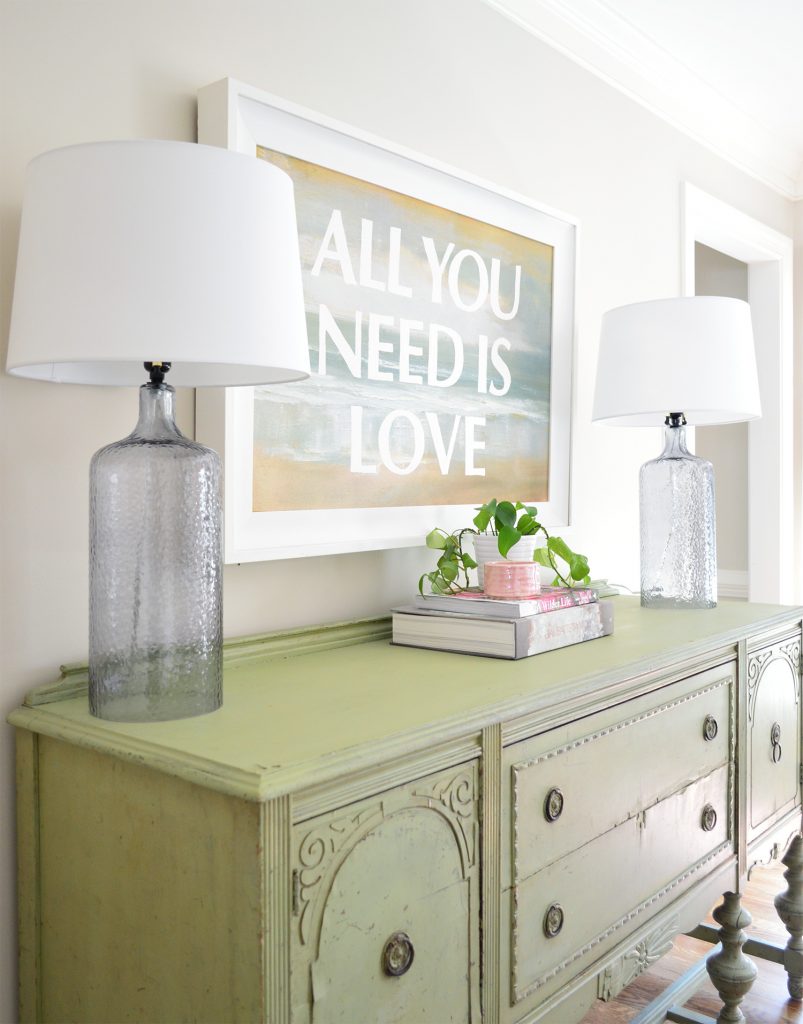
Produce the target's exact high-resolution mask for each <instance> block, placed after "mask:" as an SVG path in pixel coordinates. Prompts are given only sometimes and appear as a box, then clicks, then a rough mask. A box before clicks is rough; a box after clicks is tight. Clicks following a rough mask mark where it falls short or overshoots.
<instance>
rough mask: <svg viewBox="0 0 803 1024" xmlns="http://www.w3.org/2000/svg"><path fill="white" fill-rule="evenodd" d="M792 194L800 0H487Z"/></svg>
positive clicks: (798, 157)
mask: <svg viewBox="0 0 803 1024" xmlns="http://www.w3.org/2000/svg"><path fill="white" fill-rule="evenodd" d="M485 2H486V3H487V4H488V5H489V6H491V7H493V8H494V9H495V10H497V11H499V12H500V13H501V14H504V15H505V16H506V17H508V18H510V19H512V20H513V21H515V22H516V24H518V25H519V26H520V27H521V28H524V29H526V30H527V31H528V32H531V33H532V34H533V35H535V36H538V38H539V39H543V40H544V41H545V42H547V43H549V44H550V45H552V46H554V47H556V48H557V49H558V50H561V51H562V52H563V53H565V54H566V55H567V56H569V57H571V58H572V60H575V61H576V62H577V63H578V64H581V65H582V66H583V67H585V68H587V69H588V70H589V71H592V72H593V73H594V74H596V75H598V76H599V77H600V78H602V79H604V80H605V81H606V82H608V83H609V84H611V85H613V86H614V87H616V88H618V89H620V90H621V91H622V92H624V93H626V94H627V95H628V96H630V97H631V98H633V99H635V100H636V101H638V102H639V103H641V104H643V105H644V106H646V107H648V108H649V109H650V110H651V111H653V113H655V114H657V115H658V116H660V117H662V118H664V120H666V121H668V122H670V123H671V124H673V125H674V126H675V127H676V128H679V129H680V130H681V131H683V132H685V133H686V134H688V135H690V136H691V137H692V138H694V139H697V140H698V141H699V142H702V143H703V144H704V145H706V146H708V147H709V148H710V149H712V150H714V151H715V152H716V153H718V154H719V155H720V156H722V157H724V158H725V159H727V160H729V161H730V162H731V163H734V164H736V165H737V166H738V167H741V168H742V169H743V170H745V171H746V172H747V173H749V174H751V175H752V176H753V177H755V178H758V179H760V180H761V181H763V182H765V183H766V184H768V185H770V186H771V187H773V188H774V189H776V190H777V191H778V192H780V193H781V194H782V195H784V196H787V197H789V198H794V199H799V198H802V197H803V59H802V58H801V50H802V49H803V4H802V3H800V0H772V2H771V3H768V2H766V0H765V2H763V3H759V2H756V0H485Z"/></svg>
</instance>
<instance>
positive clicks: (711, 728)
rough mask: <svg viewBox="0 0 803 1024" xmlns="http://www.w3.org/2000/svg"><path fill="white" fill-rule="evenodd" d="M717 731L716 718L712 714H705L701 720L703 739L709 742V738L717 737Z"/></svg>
mask: <svg viewBox="0 0 803 1024" xmlns="http://www.w3.org/2000/svg"><path fill="white" fill-rule="evenodd" d="M718 732H719V726H718V725H717V720H716V718H714V716H713V715H706V716H705V721H704V722H703V739H704V740H706V741H707V742H709V743H710V742H711V740H715V739H716V738H717V733H718Z"/></svg>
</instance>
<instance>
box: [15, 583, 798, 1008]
mask: <svg viewBox="0 0 803 1024" xmlns="http://www.w3.org/2000/svg"><path fill="white" fill-rule="evenodd" d="M616 602H617V607H616V634H615V635H614V636H612V637H608V638H605V639H602V640H597V641H594V642H592V643H586V644H581V645H579V646H577V647H572V648H566V649H564V650H560V651H555V652H552V653H549V654H544V655H540V656H538V657H535V658H529V659H525V660H523V661H519V662H504V661H494V660H488V659H482V658H471V657H462V656H460V655H452V654H445V653H441V652H435V651H424V650H415V649H407V648H394V647H391V646H390V645H389V643H388V640H387V638H388V635H389V623H388V620H387V619H378V620H373V621H367V622H358V623H351V624H345V625H338V626H326V627H321V628H318V629H312V630H306V631H296V632H293V633H284V634H280V635H273V636H266V637H261V638H252V639H248V640H244V641H234V642H232V643H230V644H229V645H228V646H227V649H226V667H225V702H224V706H223V708H222V709H221V710H220V711H218V712H216V713H215V714H212V715H207V716H203V717H200V718H194V719H185V720H183V721H177V722H163V723H155V724H148V725H140V724H136V725H134V724H122V723H114V722H105V721H100V720H97V719H94V718H91V717H90V716H89V713H88V710H87V701H86V674H85V671H84V670H82V669H75V670H69V671H67V672H65V674H64V675H63V677H62V679H61V680H60V681H59V682H58V683H57V684H54V685H53V686H50V687H44V688H41V689H39V690H37V691H34V692H33V693H32V694H30V695H29V697H28V699H27V701H26V703H25V705H24V706H23V707H21V708H19V709H17V710H16V711H14V712H13V713H12V715H11V717H10V721H11V722H12V723H13V724H14V725H15V726H16V727H17V757H18V795H19V800H18V808H19V878H20V883H19V884H20V944H21V978H20V997H21V1014H22V1019H23V1020H24V1021H54V1022H55V1021H59V1022H66V1021H76V1022H82V1024H86V1022H91V1021H98V1022H100V1021H102V1022H108V1021H140V1022H146V1021H147V1022H155V1021H165V1022H167V1021H170V1022H175V1021H205V1022H214V1024H220V1022H223V1021H241V1022H257V1021H269V1022H271V1024H289V1022H291V1021H292V1022H293V1024H301V1022H303V1024H307V1022H310V1021H314V1022H315V1024H325V1022H335V1021H338V1022H342V1024H376V1022H380V1021H383V1022H384V1021H388V1022H390V1021H393V1022H400V1021H419V1022H421V1021H428V1022H431V1024H445V1022H447V1021H461V1022H466V1021H471V1022H477V1021H480V1020H482V1021H485V1022H486V1024H501V1022H505V1024H507V1022H513V1021H536V1020H552V1021H560V1022H561V1024H566V1022H569V1021H576V1020H579V1019H580V1018H581V1017H582V1016H583V1014H584V1012H585V1010H586V1009H587V1007H588V1006H589V1005H590V1003H591V1001H592V1000H593V999H595V998H597V997H602V998H610V997H612V996H613V995H615V994H616V993H617V992H618V991H619V989H620V988H621V987H622V985H624V984H625V983H626V982H627V981H628V980H629V979H630V978H631V977H632V976H633V975H634V974H635V973H637V972H638V970H640V969H641V967H642V966H643V965H644V964H645V963H646V962H649V960H650V959H651V958H652V957H653V955H654V954H655V953H657V952H660V951H661V950H662V949H663V948H665V946H666V943H667V941H668V939H669V938H671V936H672V935H673V934H676V933H678V932H680V931H685V930H689V929H691V928H693V927H694V925H695V924H696V923H697V922H698V921H699V920H700V919H701V918H702V917H703V916H704V915H705V913H706V912H707V910H708V909H709V907H710V906H711V905H712V904H713V903H714V902H715V901H716V900H717V897H718V895H719V894H720V893H721V892H722V891H723V890H725V889H735V888H737V887H738V882H739V878H740V877H742V876H743V875H744V873H745V871H746V870H747V869H748V868H749V866H750V865H751V863H754V862H756V861H757V860H759V859H763V858H765V857H766V856H767V855H768V854H771V853H775V854H776V855H777V852H778V851H779V850H780V849H782V848H783V847H784V846H785V844H786V843H787V842H788V841H789V839H790V838H791V836H792V835H793V834H794V833H795V832H796V831H797V828H798V824H799V810H800V763H801V740H800V737H801V727H800V645H801V619H802V617H803V609H800V608H780V607H772V606H767V605H749V604H744V603H737V602H725V603H722V604H720V606H719V607H718V608H716V609H714V610H711V611H693V612H688V611H672V612H658V611H654V610H646V609H642V608H641V607H639V605H638V602H637V601H636V600H634V599H630V598H618V599H616ZM636 954H637V955H636Z"/></svg>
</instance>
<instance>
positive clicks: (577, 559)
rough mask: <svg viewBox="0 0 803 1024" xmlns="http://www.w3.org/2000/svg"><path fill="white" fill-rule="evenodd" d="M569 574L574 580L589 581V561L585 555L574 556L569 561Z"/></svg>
mask: <svg viewBox="0 0 803 1024" xmlns="http://www.w3.org/2000/svg"><path fill="white" fill-rule="evenodd" d="M569 572H570V573H571V574H572V579H573V580H583V581H585V580H587V579H588V576H589V572H588V559H587V558H586V556H585V555H572V557H571V558H570V559H569Z"/></svg>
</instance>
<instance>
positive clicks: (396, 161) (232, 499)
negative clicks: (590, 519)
mask: <svg viewBox="0 0 803 1024" xmlns="http://www.w3.org/2000/svg"><path fill="white" fill-rule="evenodd" d="M198 141H199V142H200V143H204V144H207V145H218V146H224V147H227V148H229V149H232V150H236V151H238V152H241V153H245V154H249V155H253V156H254V157H255V158H256V153H257V149H258V147H265V148H267V149H270V150H274V151H278V152H280V153H283V154H287V155H288V156H291V157H296V158H299V159H302V160H305V161H309V162H312V163H314V164H319V165H321V166H322V167H324V168H328V169H332V170H334V171H338V172H341V173H343V174H346V175H349V176H352V177H355V178H358V179H361V180H362V181H364V182H368V183H370V184H373V185H379V186H382V187H385V188H389V189H392V190H394V191H396V192H400V193H402V194H403V195H405V196H412V197H413V198H414V199H421V200H423V201H424V202H426V203H429V204H434V205H436V206H439V207H442V208H443V209H445V210H448V211H454V212H456V213H458V214H463V215H466V216H468V217H471V218H474V219H477V220H480V221H483V222H485V223H487V224H490V225H493V226H497V227H500V228H502V229H506V230H509V231H511V232H515V233H516V234H519V235H523V236H525V238H532V239H534V240H537V241H538V242H542V243H545V244H546V245H549V246H551V247H552V248H553V251H554V256H553V267H552V309H551V316H552V320H551V324H552V327H551V362H550V398H549V401H550V417H549V439H548V446H549V461H548V465H549V484H548V495H549V496H548V500H546V501H538V502H536V503H537V504H538V508H539V513H540V518H541V520H542V521H543V522H544V524H545V525H547V526H549V527H550V528H555V527H558V528H559V527H566V526H568V525H569V485H570V479H569V478H570V465H571V412H572V394H571V382H572V361H573V350H574V301H575V300H574V289H575V260H576V236H577V223H576V221H575V220H573V219H571V218H569V217H567V216H566V215H564V214H561V213H558V212H556V211H554V210H551V209H549V208H546V207H544V206H542V205H540V204H538V203H535V202H533V201H532V200H531V199H528V198H526V197H524V196H520V195H517V194H515V193H513V192H510V191H508V190H506V189H502V188H499V187H497V186H495V185H492V184H489V183H488V182H485V181H482V180H481V179H479V178H476V177H474V176H472V175H469V174H466V173H464V172H461V171H458V170H455V169H454V168H451V167H448V166H446V165H444V164H441V163H439V162H438V161H435V160H432V159H429V158H428V157H425V156H422V155H421V154H418V153H415V152H412V151H410V150H407V149H405V148H404V147H401V146H397V145H395V144H393V143H391V142H388V141H387V140H384V139H380V138H377V137H374V136H372V135H369V134H368V133H366V132H363V131H360V130H359V129H356V128H353V127H350V126H348V125H344V124H341V123H339V122H336V121H333V120H332V119H330V118H327V117H324V116H322V115H320V114H317V113H314V112H312V111H309V110H306V109H304V108H302V107H299V106H297V105H295V104H292V103H288V102H286V101H285V100H282V99H279V98H278V97H276V96H272V95H270V94H268V93H265V92H262V91H260V90H258V89H255V88H253V87H251V86H249V85H246V84H244V83H241V82H238V81H236V80H234V79H224V80H222V81H220V82H216V83H214V84H213V85H210V86H207V87H206V88H204V89H201V90H200V91H199V96H198ZM196 436H197V438H198V440H200V441H202V442H203V443H206V444H209V445H211V446H212V447H214V448H216V450H217V451H219V452H220V453H221V456H222V458H223V463H224V479H225V499H224V508H225V528H224V540H225V560H226V562H227V563H239V562H250V561H268V560H272V559H286V558H296V557H302V556H309V555H330V554H339V553H343V552H351V551H369V550H381V549H387V548H396V547H410V546H420V545H422V544H423V543H424V538H425V536H426V534H427V533H428V532H429V530H431V529H432V527H433V526H435V525H438V526H442V527H444V528H446V529H453V528H456V527H458V526H465V525H468V524H469V523H470V522H471V519H472V518H473V516H474V514H475V513H474V506H472V505H449V504H439V505H420V504H417V505H406V506H400V507H372V508H357V509H355V508H331V509H320V508H318V509H294V510H291V511H267V512H255V511H253V500H252V495H253V446H254V398H253V389H252V388H226V389H223V388H214V389H209V388H204V389H198V391H197V392H196ZM492 497H497V498H499V499H500V500H501V499H502V498H511V499H514V500H515V499H521V500H525V501H531V500H532V496H531V495H528V494H520V493H518V492H517V488H516V485H515V481H511V484H510V487H509V490H508V492H507V493H505V494H502V493H499V494H487V495H485V498H486V500H487V499H490V498H492Z"/></svg>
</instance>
